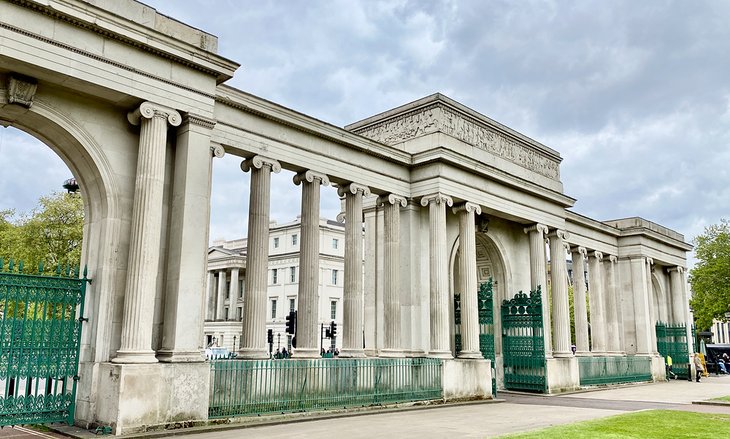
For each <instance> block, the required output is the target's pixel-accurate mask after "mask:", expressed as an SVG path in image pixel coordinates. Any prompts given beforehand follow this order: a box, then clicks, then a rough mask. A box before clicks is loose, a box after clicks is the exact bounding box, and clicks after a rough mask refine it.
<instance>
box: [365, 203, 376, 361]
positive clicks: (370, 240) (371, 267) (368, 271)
mask: <svg viewBox="0 0 730 439" xmlns="http://www.w3.org/2000/svg"><path fill="white" fill-rule="evenodd" d="M363 216H364V218H365V263H364V271H365V279H364V282H363V288H364V292H363V303H364V305H363V308H364V311H363V318H364V322H363V328H364V331H365V337H364V339H365V355H367V356H369V357H375V356H377V355H378V346H377V337H376V336H377V334H376V327H377V322H378V317H379V316H378V312H377V303H376V300H375V299H376V290H377V283H378V282H377V280H378V279H377V278H378V276H379V274H378V272H377V270H376V266H377V261H376V259H377V258H376V255H377V250H378V246H377V243H378V234H377V233H376V230H375V229H376V224H377V212H376V208H375V207H374V206H373V207H371V208H369V209H367V210H365V211H364V212H363Z"/></svg>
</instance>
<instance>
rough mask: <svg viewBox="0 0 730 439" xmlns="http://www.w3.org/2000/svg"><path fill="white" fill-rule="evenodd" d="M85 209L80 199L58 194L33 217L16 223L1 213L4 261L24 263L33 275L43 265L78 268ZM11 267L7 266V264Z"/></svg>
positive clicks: (42, 202)
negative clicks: (39, 265)
mask: <svg viewBox="0 0 730 439" xmlns="http://www.w3.org/2000/svg"><path fill="white" fill-rule="evenodd" d="M83 228H84V206H83V200H82V199H81V197H80V196H79V195H74V194H67V193H63V192H54V193H52V194H51V195H48V196H44V197H41V198H40V199H39V200H38V206H36V207H35V208H34V209H33V210H32V211H31V212H30V214H25V215H20V217H19V219H15V220H14V219H13V211H9V210H5V211H0V258H3V259H5V260H6V261H7V260H9V259H14V260H16V261H21V260H22V261H23V262H24V265H25V267H27V269H28V270H29V271H32V270H34V269H35V268H36V267H38V264H39V263H41V262H42V263H43V265H44V267H45V271H52V270H54V269H55V267H56V266H57V265H59V264H60V265H62V266H66V265H69V266H71V267H74V268H75V267H76V266H78V265H79V262H80V261H81V243H82V240H83ZM6 263H7V262H6Z"/></svg>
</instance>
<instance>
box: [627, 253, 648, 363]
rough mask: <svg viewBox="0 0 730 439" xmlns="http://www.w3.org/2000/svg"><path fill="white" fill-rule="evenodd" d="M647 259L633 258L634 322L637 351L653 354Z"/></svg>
mask: <svg viewBox="0 0 730 439" xmlns="http://www.w3.org/2000/svg"><path fill="white" fill-rule="evenodd" d="M646 266H647V264H646V261H645V258H643V257H637V258H632V259H631V287H632V290H633V293H634V322H635V327H636V353H637V354H639V355H649V354H651V351H652V349H651V333H652V332H654V328H653V327H651V323H650V318H649V292H648V291H647V284H646Z"/></svg>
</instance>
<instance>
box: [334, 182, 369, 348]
mask: <svg viewBox="0 0 730 439" xmlns="http://www.w3.org/2000/svg"><path fill="white" fill-rule="evenodd" d="M337 193H338V194H339V195H340V196H341V197H342V196H344V197H345V289H344V292H343V299H342V301H343V309H344V318H343V321H342V336H343V338H342V350H341V351H340V357H343V358H352V357H364V356H365V350H364V349H363V347H362V340H363V277H362V262H363V260H362V258H363V242H362V223H363V217H362V197H363V196H368V195H370V188H368V187H367V186H363V185H359V184H356V183H350V184H348V185H345V186H340V187H339V188H338V189H337Z"/></svg>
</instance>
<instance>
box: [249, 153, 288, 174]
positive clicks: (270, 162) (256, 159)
mask: <svg viewBox="0 0 730 439" xmlns="http://www.w3.org/2000/svg"><path fill="white" fill-rule="evenodd" d="M264 166H268V167H269V168H270V169H271V172H273V173H279V172H280V171H281V163H279V162H278V161H276V160H274V159H272V158H269V157H264V156H262V155H255V156H253V157H251V158H248V159H246V160H244V161H242V162H241V170H242V171H243V172H248V171H250V170H251V169H254V168H255V169H261V168H263V167H264Z"/></svg>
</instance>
